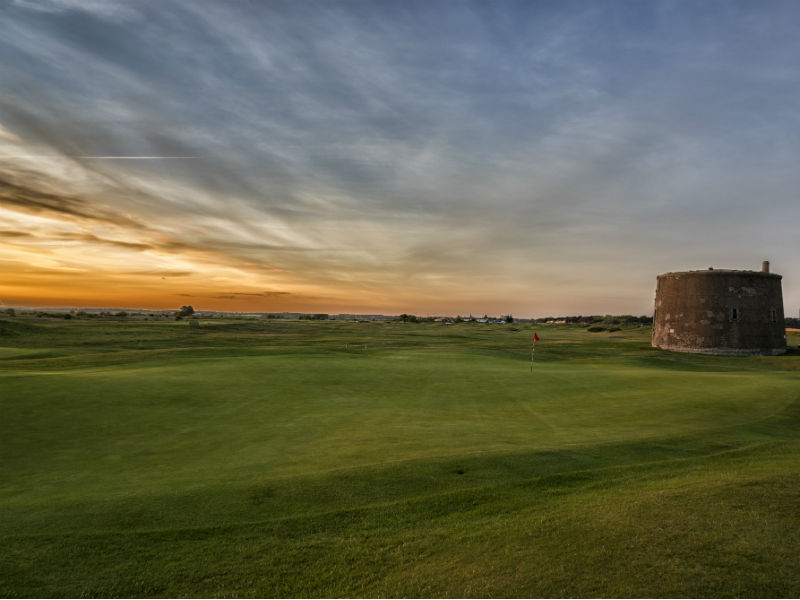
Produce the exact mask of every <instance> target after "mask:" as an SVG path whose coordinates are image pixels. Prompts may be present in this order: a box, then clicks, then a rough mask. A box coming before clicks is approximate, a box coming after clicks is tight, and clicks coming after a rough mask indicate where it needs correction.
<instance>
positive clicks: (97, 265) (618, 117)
mask: <svg viewBox="0 0 800 600" xmlns="http://www.w3.org/2000/svg"><path fill="white" fill-rule="evenodd" d="M0 22H2V32H3V33H2V35H0V302H2V305H4V306H18V307H19V306H28V307H34V306H48V307H55V306H70V307H125V308H150V309H174V308H178V307H180V306H182V305H187V304H190V305H192V306H194V308H195V309H196V310H222V311H241V312H251V311H252V312H281V311H290V312H328V313H339V312H352V313H384V314H398V313H402V312H405V313H413V314H421V315H437V314H439V315H456V314H463V315H466V314H474V315H483V314H489V315H501V314H503V315H504V314H513V315H514V316H519V317H527V316H538V317H541V316H561V315H577V314H584V315H585V314H636V315H644V314H652V310H653V299H654V293H655V283H656V276H657V275H658V274H659V273H663V272H668V271H684V270H692V269H705V268H708V267H709V266H713V267H715V268H728V269H754V270H758V269H760V265H761V261H762V260H769V261H771V265H772V271H773V272H776V273H779V274H781V275H783V291H784V306H785V312H786V314H787V316H796V315H797V312H798V307H799V306H800V261H798V260H797V259H798V235H797V234H798V227H797V224H798V222H800V202H798V200H797V197H796V196H797V193H798V190H800V168H798V164H800V161H799V160H798V159H799V158H800V103H798V98H800V60H799V59H800V36H798V35H797V32H798V31H800V3H798V2H794V1H787V2H771V1H769V0H767V1H764V2H750V1H743V2H736V1H733V0H730V1H723V2H715V1H713V0H709V1H704V2H696V1H687V2H681V1H664V2H659V1H648V0H634V1H625V0H614V1H611V0H608V1H597V0H593V1H589V2H582V1H572V0H559V1H547V0H527V1H522V2H507V1H503V0H498V1H492V2H484V1H480V2H460V1H457V0H446V1H445V0H441V1H437V0H425V1H421V2H415V1H413V0H409V1H405V0H404V1H402V2H394V1H388V0H387V1H381V0H369V1H364V2H361V1H356V0H352V1H351V0H348V1H344V2H336V1H334V0H327V1H323V2H312V1H307V0H292V1H287V2H282V1H278V0H274V1H273V0H265V1H255V0H253V1H249V2H248V1H246V0H242V1H239V2H223V1H221V0H219V1H214V2H210V1H209V2H207V1H202V0H183V1H182V0H155V1H148V0H136V1H122V0H11V1H9V2H4V3H2V4H1V5H0Z"/></svg>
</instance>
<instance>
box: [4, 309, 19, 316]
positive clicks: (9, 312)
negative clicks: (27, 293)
mask: <svg viewBox="0 0 800 600" xmlns="http://www.w3.org/2000/svg"><path fill="white" fill-rule="evenodd" d="M5 313H6V314H7V315H8V316H9V317H16V316H17V311H15V310H14V309H13V308H7V309H6V310H5Z"/></svg>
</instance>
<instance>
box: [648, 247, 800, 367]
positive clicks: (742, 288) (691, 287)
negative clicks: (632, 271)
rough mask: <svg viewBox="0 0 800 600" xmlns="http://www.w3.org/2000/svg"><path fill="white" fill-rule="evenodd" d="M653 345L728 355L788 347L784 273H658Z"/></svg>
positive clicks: (767, 352)
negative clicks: (784, 302)
mask: <svg viewBox="0 0 800 600" xmlns="http://www.w3.org/2000/svg"><path fill="white" fill-rule="evenodd" d="M652 344H653V346H655V347H657V348H661V349H662V350H674V351H677V352H696V353H702V354H723V355H729V356H752V355H775V354H783V353H784V352H786V328H785V324H784V319H783V293H782V291H781V276H780V275H776V274H774V273H770V272H769V262H768V261H764V262H763V263H762V268H761V271H730V270H716V269H709V270H707V271H684V272H678V273H664V274H663V275H659V276H658V278H657V284H656V301H655V314H654V316H653V339H652Z"/></svg>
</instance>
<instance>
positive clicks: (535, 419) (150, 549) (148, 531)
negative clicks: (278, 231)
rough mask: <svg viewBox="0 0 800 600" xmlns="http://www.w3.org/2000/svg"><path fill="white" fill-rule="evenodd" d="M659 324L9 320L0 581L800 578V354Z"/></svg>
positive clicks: (473, 582)
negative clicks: (704, 347)
mask: <svg viewBox="0 0 800 600" xmlns="http://www.w3.org/2000/svg"><path fill="white" fill-rule="evenodd" d="M534 330H536V331H537V332H538V335H539V336H540V338H541V341H540V342H538V343H537V344H536V352H535V361H534V362H533V364H532V365H531V362H530V350H531V347H530V344H531V338H532V336H533V332H534ZM792 336H794V337H792ZM797 336H798V334H797V333H792V334H790V339H789V342H790V344H791V345H792V346H796V345H797V343H798V341H800V340H796V339H795V337H797ZM649 340H650V329H649V328H647V327H632V328H624V327H623V328H621V329H619V330H618V331H608V330H606V331H600V332H590V331H588V330H587V328H585V327H581V326H569V325H540V324H537V325H535V326H534V324H530V323H523V324H520V323H512V324H506V325H499V324H480V323H458V324H454V325H445V324H443V323H433V322H430V323H403V322H400V321H366V322H360V323H359V322H352V321H333V320H330V321H300V320H286V319H244V318H242V319H221V318H218V319H205V320H204V319H202V318H201V319H200V320H199V321H196V322H194V324H193V326H190V323H189V322H187V321H174V320H167V319H162V320H159V319H156V318H150V319H147V320H146V319H144V318H134V317H133V316H130V317H127V318H116V319H114V318H93V319H90V318H73V319H70V320H65V319H55V318H36V317H34V316H24V315H20V316H17V317H15V318H7V319H3V320H0V406H1V407H2V419H0V439H2V444H0V538H2V540H1V543H2V548H3V551H2V559H0V596H3V597H56V596H58V597H83V596H92V597H116V596H122V597H139V596H142V597H153V596H169V597H184V596H191V597H231V596H240V597H252V596H260V597H342V596H344V597H376V596H378V597H380V596H392V597H420V596H422V597H475V596H477V597H509V596H517V597H519V596H521V597H529V596H530V597H550V596H562V597H563V596H567V597H587V596H590V597H594V596H613V597H633V596H636V597H652V596H663V597H739V596H746V597H797V596H800V552H798V548H800V513H799V512H798V507H800V353H798V351H790V352H789V353H787V354H786V355H783V356H777V357H747V358H743V357H717V356H704V355H691V354H677V353H671V352H663V351H659V350H656V349H654V348H651V347H650V344H649Z"/></svg>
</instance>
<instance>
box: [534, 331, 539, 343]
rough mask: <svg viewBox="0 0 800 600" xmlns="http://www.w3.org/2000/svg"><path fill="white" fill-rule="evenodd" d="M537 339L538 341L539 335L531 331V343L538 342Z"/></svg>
mask: <svg viewBox="0 0 800 600" xmlns="http://www.w3.org/2000/svg"><path fill="white" fill-rule="evenodd" d="M538 341H539V336H538V335H536V332H535V331H534V332H533V343H534V344H535V343H536V342H538Z"/></svg>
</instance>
